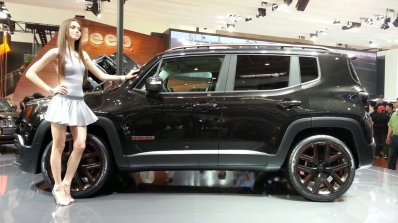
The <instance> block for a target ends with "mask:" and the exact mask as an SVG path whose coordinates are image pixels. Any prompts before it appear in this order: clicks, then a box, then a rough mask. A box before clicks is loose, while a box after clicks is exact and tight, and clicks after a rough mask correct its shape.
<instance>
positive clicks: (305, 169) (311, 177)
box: [287, 135, 355, 201]
mask: <svg viewBox="0 0 398 223" xmlns="http://www.w3.org/2000/svg"><path fill="white" fill-rule="evenodd" d="M287 168H288V171H287V172H288V179H289V182H290V183H291V185H292V187H293V188H294V189H295V190H296V191H297V192H298V193H299V194H300V195H302V196H303V197H304V198H306V199H308V200H312V201H333V200H335V199H336V198H338V197H340V196H341V195H342V194H344V193H345V192H346V191H347V190H348V189H349V188H350V186H351V184H352V182H353V181H354V176H355V162H354V158H353V155H352V153H351V151H350V150H349V149H348V147H347V146H346V145H345V144H344V143H343V142H342V141H340V140H339V139H337V138H335V137H332V136H328V135H315V136H311V137H308V138H306V139H304V140H302V141H301V142H299V143H298V144H297V145H296V146H295V147H294V149H293V151H292V153H291V154H290V158H289V163H288V167H287Z"/></svg>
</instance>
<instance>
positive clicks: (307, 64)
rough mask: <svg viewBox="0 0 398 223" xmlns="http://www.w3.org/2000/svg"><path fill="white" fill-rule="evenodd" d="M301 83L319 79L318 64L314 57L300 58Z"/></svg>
mask: <svg viewBox="0 0 398 223" xmlns="http://www.w3.org/2000/svg"><path fill="white" fill-rule="evenodd" d="M299 62H300V73H301V83H305V82H308V81H312V80H315V79H317V78H318V76H319V74H318V63H317V61H316V58H314V57H300V58H299Z"/></svg>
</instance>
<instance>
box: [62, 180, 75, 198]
mask: <svg viewBox="0 0 398 223" xmlns="http://www.w3.org/2000/svg"><path fill="white" fill-rule="evenodd" d="M62 185H64V190H65V196H66V199H68V201H69V202H71V203H72V202H75V199H73V197H72V196H71V195H70V185H69V184H66V183H64V182H62ZM66 188H69V190H68V191H67V190H66Z"/></svg>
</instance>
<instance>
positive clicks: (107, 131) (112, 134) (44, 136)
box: [33, 117, 129, 173]
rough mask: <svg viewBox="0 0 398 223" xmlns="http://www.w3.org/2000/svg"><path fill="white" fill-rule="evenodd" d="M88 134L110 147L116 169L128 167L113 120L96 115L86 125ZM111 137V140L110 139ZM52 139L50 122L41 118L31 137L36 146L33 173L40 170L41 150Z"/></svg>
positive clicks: (109, 150)
mask: <svg viewBox="0 0 398 223" xmlns="http://www.w3.org/2000/svg"><path fill="white" fill-rule="evenodd" d="M87 133H88V134H94V135H96V136H98V137H99V138H100V139H101V140H103V141H104V142H105V143H106V144H107V145H108V146H109V147H110V148H107V149H108V152H109V153H110V154H111V156H112V157H111V158H112V161H113V162H114V164H116V167H117V168H118V169H120V170H121V169H128V168H129V164H128V161H127V159H126V158H124V155H123V150H122V146H121V143H120V141H119V136H118V134H117V131H116V128H115V126H114V125H113V122H112V121H111V120H109V119H107V118H104V117H98V121H97V122H95V123H93V124H91V125H89V126H88V127H87ZM110 139H113V140H110ZM51 140H52V137H51V123H50V122H48V121H46V120H43V121H42V122H41V123H40V124H39V126H38V128H37V131H36V135H35V137H34V139H33V142H34V143H33V144H35V147H36V148H38V149H37V150H38V151H37V152H36V157H35V160H36V164H35V173H39V172H40V159H41V157H42V155H43V152H44V150H45V148H46V146H47V145H48V143H50V142H51Z"/></svg>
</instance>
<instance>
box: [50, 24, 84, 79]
mask: <svg viewBox="0 0 398 223" xmlns="http://www.w3.org/2000/svg"><path fill="white" fill-rule="evenodd" d="M73 21H75V22H77V23H79V25H80V30H83V27H82V25H81V24H80V22H79V21H78V20H76V19H67V20H65V21H63V22H62V23H61V25H60V26H59V31H58V39H57V46H58V62H57V63H58V80H64V79H65V52H66V48H67V44H66V43H67V42H68V36H69V26H70V24H71V23H72V22H73ZM82 37H83V32H81V36H80V39H79V40H78V41H75V45H74V46H73V49H74V50H76V52H78V54H79V57H80V60H82V61H83V63H84V65H85V67H86V69H85V72H84V78H83V83H85V82H86V81H87V75H88V71H87V66H86V62H85V60H84V57H83V50H82V39H83V38H82ZM68 50H69V49H68ZM70 55H72V52H70Z"/></svg>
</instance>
